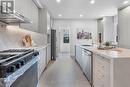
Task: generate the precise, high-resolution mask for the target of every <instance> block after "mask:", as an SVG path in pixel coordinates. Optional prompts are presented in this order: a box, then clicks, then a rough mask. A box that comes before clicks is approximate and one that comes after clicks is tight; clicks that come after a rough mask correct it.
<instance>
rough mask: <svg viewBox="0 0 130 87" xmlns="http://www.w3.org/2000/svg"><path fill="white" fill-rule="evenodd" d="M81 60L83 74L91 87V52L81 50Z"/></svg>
mask: <svg viewBox="0 0 130 87" xmlns="http://www.w3.org/2000/svg"><path fill="white" fill-rule="evenodd" d="M83 54H84V56H83V59H82V70H83V72H84V74H85V76H86V77H87V79H88V81H89V82H90V84H91V85H92V78H93V77H92V73H93V72H92V70H93V69H92V67H93V66H92V52H90V51H88V50H86V49H84V50H83Z"/></svg>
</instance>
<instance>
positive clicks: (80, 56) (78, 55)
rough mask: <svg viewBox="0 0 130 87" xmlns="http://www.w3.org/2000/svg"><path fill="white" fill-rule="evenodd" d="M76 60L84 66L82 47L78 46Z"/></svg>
mask: <svg viewBox="0 0 130 87" xmlns="http://www.w3.org/2000/svg"><path fill="white" fill-rule="evenodd" d="M76 61H77V62H78V64H79V65H80V66H82V48H81V47H79V46H76Z"/></svg>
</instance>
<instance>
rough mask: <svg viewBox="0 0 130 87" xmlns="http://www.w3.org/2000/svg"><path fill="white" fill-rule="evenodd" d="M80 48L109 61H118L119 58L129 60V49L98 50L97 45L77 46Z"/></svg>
mask: <svg viewBox="0 0 130 87" xmlns="http://www.w3.org/2000/svg"><path fill="white" fill-rule="evenodd" d="M77 46H80V47H81V48H84V49H87V50H89V51H91V52H93V53H95V54H97V55H100V56H102V57H105V58H109V59H120V58H130V49H125V48H113V49H111V50H99V49H97V47H98V46H97V45H93V46H82V45H77Z"/></svg>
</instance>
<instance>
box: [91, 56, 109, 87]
mask: <svg viewBox="0 0 130 87" xmlns="http://www.w3.org/2000/svg"><path fill="white" fill-rule="evenodd" d="M93 86H94V87H110V60H109V59H107V58H103V57H101V56H98V55H96V54H94V55H93Z"/></svg>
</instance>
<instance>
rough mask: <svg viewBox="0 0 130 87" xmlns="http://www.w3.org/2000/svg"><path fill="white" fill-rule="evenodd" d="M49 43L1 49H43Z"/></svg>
mask: <svg viewBox="0 0 130 87" xmlns="http://www.w3.org/2000/svg"><path fill="white" fill-rule="evenodd" d="M49 45H51V44H46V45H43V46H41V45H39V46H32V47H15V48H12V47H11V48H7V49H3V50H8V49H35V50H41V49H44V48H46V47H47V46H49Z"/></svg>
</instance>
